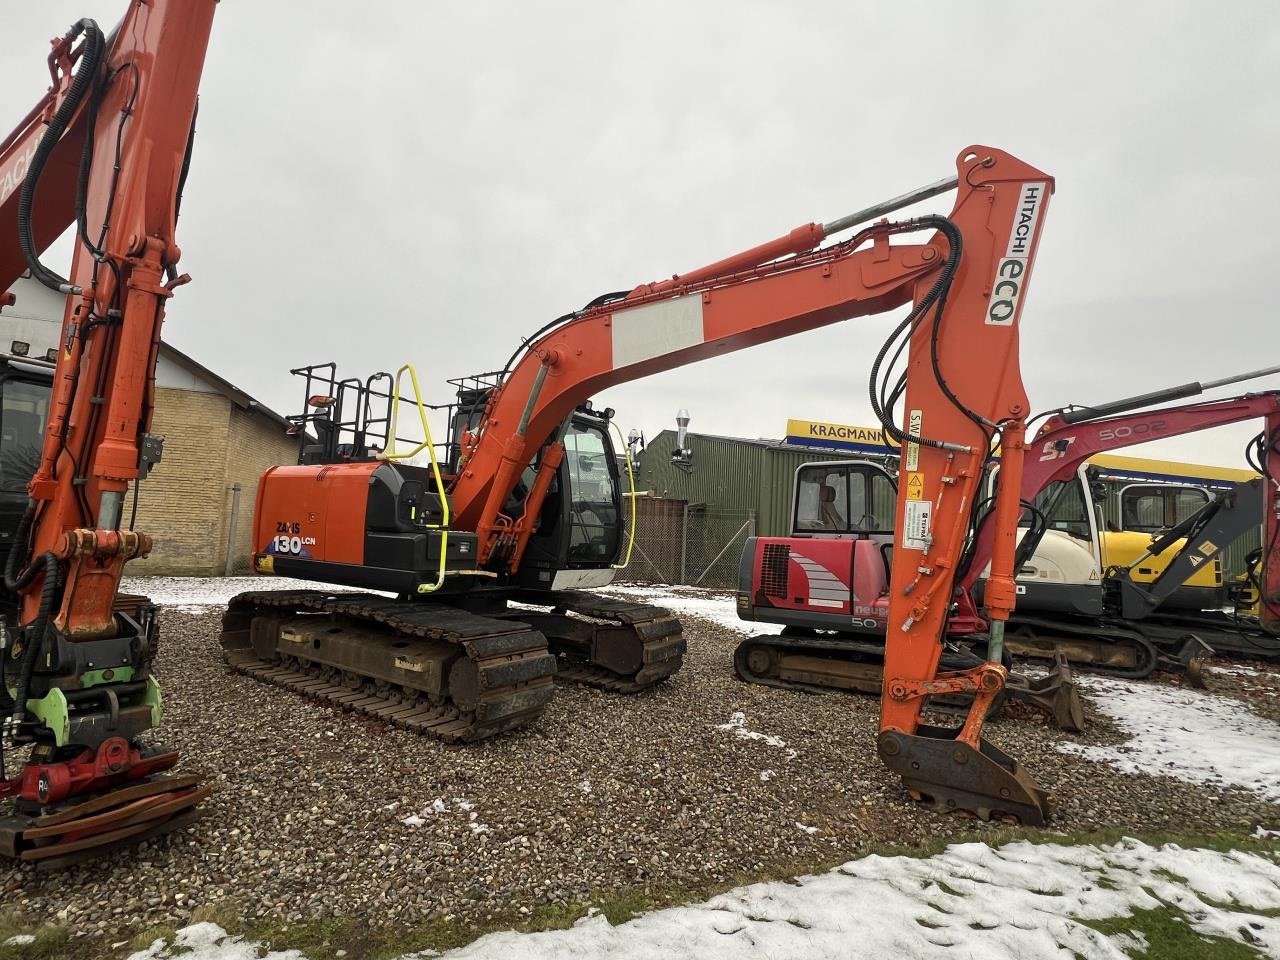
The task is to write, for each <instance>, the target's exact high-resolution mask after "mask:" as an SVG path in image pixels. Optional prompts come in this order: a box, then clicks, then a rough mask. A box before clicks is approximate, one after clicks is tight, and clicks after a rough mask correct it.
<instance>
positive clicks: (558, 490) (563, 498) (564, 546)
mask: <svg viewBox="0 0 1280 960" xmlns="http://www.w3.org/2000/svg"><path fill="white" fill-rule="evenodd" d="M492 376H493V375H492V374H481V375H479V376H475V377H466V378H462V379H458V380H451V381H449V382H450V383H452V384H453V385H455V386H456V387H457V391H458V392H457V401H456V403H455V404H453V406H452V410H451V415H450V418H449V425H450V426H449V429H450V437H449V446H448V451H449V472H450V473H451V474H456V473H457V470H458V463H459V459H460V457H461V452H462V438H463V434H464V433H466V432H467V431H471V430H475V429H477V428H478V426H479V424H480V422H481V419H482V418H483V415H484V411H485V406H486V404H487V403H488V400H489V395H490V392H491V390H492V389H493V386H492V384H490V383H487V382H486V378H488V377H492ZM612 419H613V410H612V409H611V408H605V409H602V410H598V409H596V407H595V406H594V404H592V402H591V401H589V400H588V401H586V402H584V403H582V404H580V405H579V406H578V407H577V408H576V409H575V410H574V411H573V414H572V415H571V416H570V418H569V422H568V424H567V425H566V427H565V430H564V435H563V437H562V442H563V444H564V457H563V459H562V460H561V461H560V464H559V466H558V467H557V468H556V472H555V474H554V476H553V477H552V480H551V485H550V487H549V488H548V490H547V495H546V497H545V498H544V500H543V502H542V505H541V507H540V509H539V510H538V520H537V524H536V526H535V529H534V532H533V534H532V535H531V536H530V537H529V542H528V545H527V546H526V547H525V552H524V556H523V558H522V559H521V563H520V567H519V569H518V570H517V571H516V572H515V574H514V576H513V578H512V580H513V582H514V584H515V585H517V586H520V587H526V588H530V589H534V590H565V589H576V588H584V587H601V586H604V585H605V584H607V583H609V582H611V581H612V580H613V576H614V572H615V571H614V566H613V565H614V564H615V563H617V562H618V560H619V558H620V556H621V554H622V547H623V519H622V518H623V509H622V508H623V488H622V487H623V477H622V475H621V471H620V470H619V469H618V456H619V455H618V452H617V450H616V449H615V447H614V444H613V437H612V436H611V428H610V421H611V420H612ZM541 465H542V454H540V455H539V456H538V457H536V458H535V459H534V460H533V462H531V463H530V464H529V465H528V466H527V467H526V468H525V469H524V471H523V472H522V474H521V476H520V479H519V481H518V482H517V483H516V485H515V488H514V490H513V491H512V493H511V496H510V497H509V498H508V500H507V504H506V507H505V509H504V511H503V512H504V513H505V514H506V515H507V516H509V517H512V518H519V517H522V516H523V514H524V502H525V499H526V498H527V497H528V494H529V491H530V490H531V489H532V487H533V484H534V480H535V478H536V477H537V474H538V470H539V468H540V467H541Z"/></svg>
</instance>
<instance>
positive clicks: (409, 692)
mask: <svg viewBox="0 0 1280 960" xmlns="http://www.w3.org/2000/svg"><path fill="white" fill-rule="evenodd" d="M222 647H223V656H224V657H225V658H226V661H227V663H228V664H229V665H230V666H231V667H232V668H233V669H234V670H236V671H238V672H240V673H243V674H246V675H248V676H251V677H254V678H255V679H258V680H263V681H265V682H267V683H272V684H275V685H276V686H280V687H284V688H286V689H289V690H293V691H295V692H297V693H301V694H303V695H305V696H308V697H312V698H315V699H318V700H321V701H324V702H326V703H331V704H333V705H335V706H339V707H341V708H343V709H344V710H351V711H354V712H357V713H363V714H367V715H369V716H373V717H377V718H378V719H380V720H385V721H388V722H390V723H393V724H396V725H397V726H401V727H404V728H406V729H408V730H412V731H414V732H417V733H423V734H427V735H429V736H432V737H435V738H437V739H439V740H443V741H445V742H446V743H469V742H473V741H476V740H483V739H485V738H487V737H492V736H495V735H496V734H499V733H502V732H503V731H506V730H511V729H514V728H516V727H522V726H525V725H526V724H529V723H531V722H533V721H534V720H536V719H537V717H538V716H539V715H540V714H541V713H542V711H543V710H544V709H545V708H546V705H547V704H548V703H549V702H550V701H551V698H552V697H553V696H554V694H555V682H554V679H555V672H556V660H555V657H554V656H553V655H552V654H551V653H550V652H549V650H548V649H547V641H546V638H545V637H544V636H543V635H542V634H541V633H539V632H538V631H537V630H536V629H533V628H531V627H530V626H529V625H528V624H527V623H524V622H522V621H517V620H515V619H506V618H502V619H499V618H494V617H486V616H480V615H478V614H473V613H468V612H466V611H464V610H458V609H456V608H454V607H449V606H445V605H443V604H439V603H423V602H413V601H404V600H395V599H391V598H388V597H382V596H375V595H370V594H362V593H323V592H320V591H311V590H303V591H290V592H283V591H281V592H270V591H263V592H255V593H244V594H240V595H239V596H238V597H235V598H234V599H233V600H232V601H231V603H230V605H229V607H228V609H227V612H226V614H225V615H224V617H223V621H222Z"/></svg>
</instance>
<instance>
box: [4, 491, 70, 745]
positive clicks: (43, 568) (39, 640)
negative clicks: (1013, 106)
mask: <svg viewBox="0 0 1280 960" xmlns="http://www.w3.org/2000/svg"><path fill="white" fill-rule="evenodd" d="M35 514H36V503H35V501H34V500H32V501H29V502H28V504H27V509H26V512H25V513H24V514H23V515H22V521H21V522H20V523H19V524H18V530H17V532H16V533H15V534H14V537H13V546H12V548H11V549H10V551H9V559H8V561H7V562H6V563H5V569H4V585H5V588H6V589H7V590H10V591H12V592H13V593H17V592H18V591H19V590H21V589H22V588H23V587H26V586H27V585H28V584H30V583H31V582H32V581H33V580H35V578H36V577H37V576H39V575H40V573H42V572H43V573H44V583H43V584H42V585H41V590H40V611H39V613H38V614H37V615H36V619H35V620H34V621H33V622H32V624H31V626H30V627H29V628H27V629H26V630H25V631H22V632H24V633H25V634H26V648H25V649H24V651H23V654H22V660H21V662H20V663H19V664H18V679H17V685H16V688H15V690H14V694H15V695H14V696H13V697H10V696H9V691H8V686H7V684H5V683H4V682H0V709H3V710H7V711H9V712H10V715H11V716H12V717H13V718H14V721H15V722H18V721H20V720H21V719H22V717H23V716H24V715H25V713H26V709H27V694H28V692H29V691H30V688H31V677H32V676H33V675H34V673H35V667H36V661H37V660H38V659H39V656H40V653H41V652H42V651H43V649H44V638H45V631H46V629H47V627H48V623H49V614H50V613H51V612H52V611H53V604H54V601H55V600H56V599H57V595H58V572H59V571H58V558H57V557H55V556H54V555H53V554H52V553H50V552H46V553H44V554H42V555H41V556H40V557H39V558H38V559H37V560H36V561H35V562H33V563H31V564H29V565H28V566H27V567H26V568H25V569H24V570H23V571H22V572H21V573H18V568H19V566H21V565H22V563H23V562H25V559H26V554H27V550H28V548H29V545H28V538H29V537H30V535H31V524H32V522H33V521H34V520H35ZM11 642H12V640H11ZM0 666H3V665H0ZM2 672H3V671H2V670H0V673H2Z"/></svg>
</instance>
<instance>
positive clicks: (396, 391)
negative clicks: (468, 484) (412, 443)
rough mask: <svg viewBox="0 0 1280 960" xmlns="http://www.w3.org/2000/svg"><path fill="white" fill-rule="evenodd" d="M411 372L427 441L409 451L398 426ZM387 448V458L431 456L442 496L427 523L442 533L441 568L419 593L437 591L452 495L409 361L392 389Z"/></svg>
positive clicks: (441, 578)
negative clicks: (403, 449) (403, 385)
mask: <svg viewBox="0 0 1280 960" xmlns="http://www.w3.org/2000/svg"><path fill="white" fill-rule="evenodd" d="M406 372H407V373H408V374H409V381H410V382H411V383H412V384H413V400H414V403H415V404H416V405H417V407H418V417H419V419H420V420H421V421H422V435H423V438H424V439H423V441H422V442H421V443H420V444H418V445H417V446H416V447H414V448H413V449H412V450H410V451H409V452H408V453H396V452H395V449H394V448H395V445H396V439H397V437H398V436H399V434H398V432H397V430H396V426H397V424H398V423H399V419H400V382H401V378H402V377H403V376H404V374H405V373H406ZM388 434H389V435H388V437H387V449H386V450H384V451H383V452H382V454H381V459H383V460H407V459H408V458H410V457H413V456H417V454H419V453H421V452H422V451H423V450H424V449H425V450H426V451H427V452H428V454H430V456H431V476H432V479H434V480H435V483H436V494H437V496H439V498H440V523H439V524H430V523H428V524H424V526H426V528H427V529H428V530H439V531H441V533H440V569H439V571H438V572H437V574H436V582H435V583H433V584H430V583H420V584H418V593H434V592H435V591H436V590H439V589H440V588H441V587H442V586H443V585H444V577H445V565H446V563H447V562H448V558H449V519H450V518H449V495H448V494H447V493H446V492H445V489H444V479H443V478H442V477H441V476H440V461H439V460H438V459H437V458H436V446H435V441H434V440H433V439H432V437H431V424H430V422H429V421H428V420H427V410H426V407H424V406H423V403H422V390H421V388H420V387H419V386H418V372H417V371H416V370H414V368H413V364H411V363H406V364H405V365H404V366H403V367H401V368H400V369H399V370H397V371H396V382H395V386H394V387H393V389H392V395H391V429H390V430H389V431H388Z"/></svg>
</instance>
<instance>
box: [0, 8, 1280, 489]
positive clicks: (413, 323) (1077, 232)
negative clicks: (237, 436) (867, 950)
mask: <svg viewBox="0 0 1280 960" xmlns="http://www.w3.org/2000/svg"><path fill="white" fill-rule="evenodd" d="M6 6H7V7H9V8H10V9H6V10H5V21H4V24H5V43H4V47H5V54H4V57H3V58H2V59H0V127H2V128H5V129H7V127H8V126H11V125H12V124H14V123H17V121H18V120H19V119H21V117H22V116H23V115H24V114H25V113H26V111H27V110H28V109H29V108H30V106H31V105H32V103H34V102H35V100H36V99H37V98H38V96H39V95H40V94H41V92H42V91H43V89H44V87H45V86H46V83H47V72H46V69H45V64H44V58H45V54H46V50H47V41H48V39H49V37H51V36H53V35H54V34H55V33H59V34H60V33H62V32H63V31H64V30H65V29H66V27H67V26H68V25H69V24H70V23H71V22H72V21H73V20H74V19H76V18H79V17H81V16H93V17H95V18H97V19H98V20H99V21H100V23H101V24H102V25H103V27H104V29H110V27H111V26H112V25H113V24H114V23H115V22H116V20H117V19H118V18H119V17H120V16H121V14H122V13H123V11H124V9H125V3H124V2H123V0H74V2H67V0H42V2H40V3H21V4H17V3H11V4H7V5H6ZM1278 122H1280V8H1277V7H1276V6H1275V4H1274V3H1270V2H1257V3H1222V4H1214V5H1212V6H1208V5H1205V4H1203V3H1198V4H1192V3H1177V4H1174V3H1164V2H1161V3H1147V4H1143V3H1124V4H1117V3H1081V2H1076V3H1070V4H1066V3H1056V4H1033V3H1026V2H1021V3H971V4H963V5H962V4H949V3H942V2H938V3H911V2H896V3H884V2H879V3H855V2H848V0H845V2H833V3H804V2H790V3H781V2H777V3H765V2H757V3H753V2H744V0H736V2H732V3H725V2H715V3H712V2H703V3H698V2H692V0H686V2H683V3H674V2H672V3H664V2H656V0H648V2H644V3H621V2H619V3H580V4H568V3H554V2H553V3H539V4H517V3H503V4H497V3H484V2H475V3H449V4H440V3H411V2H395V0H379V2H368V3H363V4H353V3H350V2H336V0H309V2H303V0H270V2H261V0H260V2H247V0H223V2H222V3H221V4H220V5H219V7H218V11H217V15H216V17H215V21H214V31H213V37H212V40H211V43H210V49H209V55H208V60H207V62H206V68H205V73H204V80H203V84H202V91H201V106H200V120H199V129H198V134H197V139H196V148H195V156H194V161H193V165H192V171H191V176H190V179H189V181H188V185H187V190H186V195H185V197H184V200H183V208H182V212H183V217H182V220H181V222H180V223H179V225H178V240H179V243H180V245H181V246H182V249H183V251H184V257H183V260H182V268H183V269H184V270H185V271H187V272H189V273H190V274H191V275H192V277H193V278H194V281H195V282H194V283H192V284H191V285H189V286H186V287H183V288H182V289H180V290H179V291H178V293H177V295H176V296H175V297H174V299H173V300H172V301H171V302H170V308H169V312H168V319H167V322H166V325H165V338H166V339H167V340H169V341H170V342H171V343H173V344H174V345H175V346H177V347H178V348H179V349H181V350H184V351H186V352H187V353H190V354H191V355H192V356H193V357H195V358H196V359H197V360H199V361H200V362H202V363H204V364H205V365H207V366H209V367H211V368H212V369H213V370H215V371H216V372H217V373H219V374H221V375H222V376H224V377H226V378H227V379H229V380H231V381H232V382H234V383H236V384H237V385H238V386H240V387H242V388H243V389H245V390H247V391H248V392H250V393H251V394H253V395H254V396H256V397H258V398H259V399H260V400H262V401H263V402H265V403H267V404H268V405H269V406H272V407H274V408H276V409H277V410H279V411H281V412H284V413H290V412H295V410H296V408H297V407H298V406H299V403H300V400H301V392H302V387H301V385H300V384H299V385H295V384H294V383H292V382H291V378H290V377H289V375H288V370H289V368H290V367H293V366H298V365H300V364H303V363H310V362H320V361H325V360H330V359H337V360H339V361H340V363H341V366H342V369H344V370H345V371H346V372H348V373H350V374H352V375H357V374H359V375H363V374H366V373H368V372H370V371H373V370H377V369H393V370H394V369H395V368H396V367H397V366H398V365H400V364H401V363H403V362H404V361H406V360H412V361H413V362H415V363H416V364H417V366H418V370H419V373H420V375H421V376H422V377H423V380H424V385H425V384H428V383H429V384H430V386H429V387H427V390H428V393H429V395H430V396H429V399H431V400H433V401H443V400H445V399H447V397H448V393H447V388H446V386H445V384H444V381H445V379H446V378H447V377H456V376H459V375H462V374H466V373H472V372H477V371H481V370H489V369H493V368H494V367H497V366H500V365H501V364H502V363H503V362H504V361H505V360H506V357H507V356H508V354H510V353H511V351H512V349H513V348H514V347H515V346H516V345H517V343H518V342H519V338H520V336H521V335H522V334H528V333H530V332H532V331H533V330H534V329H536V328H537V327H539V326H541V325H542V324H543V323H544V322H546V321H547V320H549V319H551V318H552V317H555V316H557V315H559V314H561V313H563V312H565V311H567V310H569V309H572V308H575V307H578V306H581V305H582V304H583V303H585V302H586V301H588V300H590V299H591V298H592V297H594V296H596V295H597V294H599V293H602V292H605V291H612V290H619V289H629V288H631V287H633V286H635V285H636V284H638V283H642V282H647V281H651V280H655V279H659V278H662V277H666V276H670V275H671V274H672V273H676V272H685V271H687V270H689V269H692V268H694V267H697V266H700V265H702V264H704V263H708V262H710V261H713V260H716V259H719V258H720V257H722V256H725V255H727V254H730V253H733V252H736V251H738V250H740V249H744V248H746V247H748V246H752V245H754V244H756V243H759V242H761V241H764V240H768V239H772V238H773V237H775V236H778V235H779V234H781V233H784V232H785V231H787V230H789V229H791V228H792V227H795V226H798V225H799V224H801V223H806V222H809V221H811V220H817V221H826V220H831V219H834V218H836V217H837V216H840V215H842V214H845V213H849V212H851V211H853V210H856V209H859V208H861V207H864V206H867V205H869V204H870V203H872V202H875V201H877V200H881V199H884V198H887V197H889V196H892V195H895V194H898V193H901V192H903V191H905V190H907V189H909V188H912V187H915V186H918V185H921V184H924V183H927V182H930V181H933V180H936V179H938V178H940V177H944V176H949V175H950V174H952V173H954V164H955V157H956V154H957V153H958V152H959V151H960V150H961V148H963V147H965V146H967V145H969V144H971V143H985V144H990V145H993V146H998V147H1001V148H1003V149H1005V150H1008V151H1010V152H1011V153H1014V154H1015V155H1017V156H1019V157H1021V158H1023V159H1025V160H1026V161H1028V162H1029V163H1032V164H1034V165H1036V166H1038V167H1040V168H1041V169H1043V170H1045V171H1047V172H1049V173H1050V174H1052V175H1054V176H1055V177H1056V178H1057V193H1056V195H1055V197H1054V201H1053V204H1052V207H1051V209H1050V211H1049V215H1048V219H1047V222H1046V224H1045V228H1044V233H1043V241H1042V243H1041V247H1040V253H1039V260H1038V265H1037V270H1036V277H1035V281H1034V283H1033V285H1032V289H1031V292H1030V295H1029V298H1028V301H1027V305H1026V308H1025V311H1024V313H1023V318H1022V328H1023V334H1022V343H1023V374H1024V377H1025V380H1026V384H1027V390H1028V393H1029V394H1030V396H1031V399H1032V403H1033V406H1034V407H1035V408H1036V409H1038V410H1039V409H1044V408H1046V407H1050V406H1058V405H1061V404H1064V403H1068V402H1080V403H1085V402H1098V401H1103V400H1108V399H1114V398H1116V397H1120V396H1126V395H1129V394H1135V393H1140V392H1145V391H1148V390H1152V389H1155V388H1158V387H1162V386H1166V385H1170V384H1175V383H1182V382H1185V381H1189V380H1201V379H1213V378H1217V377H1220V376H1224V375H1227V374H1230V373H1234V372H1237V371H1241V370H1245V369H1251V368H1256V367H1261V366H1265V365H1272V364H1280V335H1278V334H1277V332H1276V329H1277V318H1276V307H1275V304H1274V302H1273V300H1272V298H1271V297H1269V296H1268V295H1267V293H1266V291H1267V290H1268V289H1271V288H1273V287H1274V286H1275V281H1276V273H1277V268H1276V255H1277V251H1278V248H1277V246H1276V243H1275V239H1274V238H1275V234H1276V228H1277V224H1278V223H1280V191H1277V190H1276V189H1275V185H1274V182H1273V180H1274V172H1275V169H1276V157H1277V155H1280V132H1278V126H1277V124H1278ZM925 209H936V210H937V211H938V212H947V211H948V210H949V209H950V198H949V197H942V198H939V199H937V200H935V201H931V202H930V203H929V204H928V205H926V208H925ZM54 265H55V266H57V265H59V264H57V262H56V261H55V262H54ZM891 322H892V321H891V319H890V318H886V317H878V318H870V319H864V320H856V321H851V322H849V323H846V324H841V325H837V326H834V327H828V328H825V329H822V330H818V331H814V332H811V333H808V334H804V335H802V336H798V337H795V338H792V339H790V340H786V341H780V342H777V343H774V344H770V345H765V346H761V347H756V348H754V349H751V350H748V351H745V352H742V353H738V354H731V355H729V356H727V357H722V358H720V359H718V360H714V361H709V362H704V363H702V364H699V365H695V366H691V367H685V368H682V369H680V370H675V371H672V372H669V373H666V374H662V375H659V376H654V377H650V378H648V379H645V380H642V381H638V382H636V383H633V384H628V385H626V386H623V387H619V388H615V389H613V390H611V391H609V393H608V394H607V395H606V396H604V397H601V398H600V399H601V400H602V401H603V402H605V403H607V404H608V405H611V406H613V407H615V408H616V409H617V411H618V421H619V423H620V425H621V426H622V428H623V430H624V432H625V431H627V430H628V429H630V428H632V427H636V428H639V429H643V430H644V431H646V433H648V434H650V435H652V434H653V433H656V432H657V431H658V430H660V429H662V428H664V427H669V426H671V425H672V423H673V418H674V415H675V412H676V409H677V408H679V407H687V408H688V409H689V410H690V412H691V414H692V424H691V429H693V430H695V431H697V432H707V433H722V434H731V435H740V436H749V437H756V436H769V437H778V436H781V435H782V434H783V432H784V429H785V422H786V419H787V418H788V417H796V418H803V419H819V420H833V421H840V422H845V423H854V424H869V423H871V422H873V417H872V414H871V412H870V409H869V407H868V406H867V403H866V393H867V391H866V379H867V374H868V370H869V366H870V363H871V360H872V358H873V356H874V353H875V350H876V349H877V348H878V346H879V344H880V342H881V340H882V339H883V337H884V336H885V334H886V332H887V331H888V329H889V328H890V326H891ZM1257 386H1258V387H1280V378H1276V377H1272V378H1269V379H1267V380H1263V381H1258V382H1257ZM1221 393H1222V391H1219V394H1221ZM1253 432H1256V428H1255V427H1253V425H1248V426H1241V427H1238V428H1235V429H1226V430H1220V431H1217V432H1216V433H1215V434H1213V435H1209V434H1206V435H1203V436H1200V437H1195V438H1191V439H1179V440H1172V441H1164V442H1162V443H1159V444H1154V445H1148V446H1146V447H1143V448H1139V449H1135V451H1134V452H1135V453H1137V454H1141V455H1151V456H1168V457H1177V458H1182V459H1192V460H1200V461H1204V462H1211V463H1221V464H1229V465H1242V456H1241V450H1242V448H1243V444H1244V442H1245V440H1246V439H1247V438H1248V436H1249V435H1251V433H1253Z"/></svg>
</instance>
